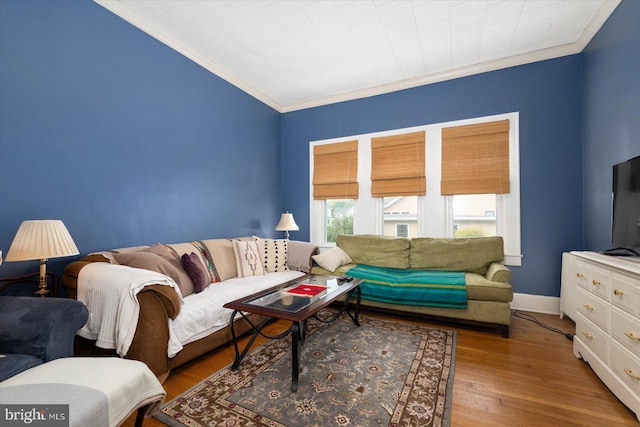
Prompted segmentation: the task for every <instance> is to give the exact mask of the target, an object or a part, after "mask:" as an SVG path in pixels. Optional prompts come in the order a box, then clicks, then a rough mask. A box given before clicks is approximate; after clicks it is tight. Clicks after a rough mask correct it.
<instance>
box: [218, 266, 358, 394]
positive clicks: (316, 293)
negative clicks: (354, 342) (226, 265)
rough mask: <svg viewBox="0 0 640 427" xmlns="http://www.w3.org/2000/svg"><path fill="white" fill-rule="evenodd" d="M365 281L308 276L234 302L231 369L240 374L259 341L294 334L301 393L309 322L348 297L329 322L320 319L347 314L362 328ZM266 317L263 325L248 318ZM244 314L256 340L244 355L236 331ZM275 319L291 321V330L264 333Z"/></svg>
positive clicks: (294, 382)
mask: <svg viewBox="0 0 640 427" xmlns="http://www.w3.org/2000/svg"><path fill="white" fill-rule="evenodd" d="M361 283H362V279H357V278H351V280H339V278H338V277H335V276H317V275H307V276H304V277H301V278H298V279H295V280H292V281H290V282H287V283H285V284H282V285H279V286H277V287H275V288H271V289H268V290H266V291H262V292H259V293H256V294H253V295H249V296H247V297H244V298H240V299H237V300H235V301H231V302H229V303H227V304H225V305H224V306H225V307H226V308H230V309H233V314H231V320H230V321H229V322H230V327H231V335H232V337H233V346H234V348H235V351H236V357H235V360H234V362H233V365H231V369H232V370H236V369H237V368H238V366H240V363H241V362H242V359H243V358H244V356H245V355H246V354H247V352H248V351H249V348H250V347H251V345H252V344H253V342H254V341H255V339H256V338H257V337H258V335H262V336H263V337H265V338H269V339H278V338H282V337H285V336H287V335H289V334H291V391H293V392H295V391H296V390H297V389H298V369H299V367H300V353H301V348H302V344H303V343H304V339H305V336H306V332H307V319H309V318H310V317H316V316H315V315H316V313H318V312H319V311H320V310H322V309H323V308H325V307H326V306H328V305H329V304H331V303H332V302H334V301H335V300H337V299H338V298H340V297H342V296H343V295H346V298H345V299H344V301H343V303H342V304H341V306H340V309H339V311H338V312H337V313H336V314H335V315H334V316H332V317H331V318H329V319H320V318H318V317H316V319H318V320H320V321H321V322H325V323H329V322H333V321H334V320H336V319H338V318H339V317H340V316H341V315H342V314H343V313H347V314H348V315H349V317H350V318H351V320H352V321H353V323H354V324H355V325H356V326H360V323H359V322H358V315H359V312H360V284H361ZM354 293H355V294H356V303H355V306H354V312H353V313H351V311H350V306H351V304H350V300H351V297H352V296H353V294H354ZM250 313H253V314H259V315H262V316H266V319H265V320H263V321H262V322H261V323H260V324H259V325H255V324H253V323H252V322H251V320H250V319H249V318H248V314H250ZM237 314H240V315H241V316H242V317H243V318H244V319H245V320H246V321H247V322H248V323H249V324H250V325H251V327H252V328H253V333H252V336H251V338H250V340H249V342H248V343H247V345H246V347H245V348H244V350H242V352H240V351H239V348H238V337H237V336H236V332H235V329H234V320H235V317H236V315H237ZM271 319H284V320H289V321H291V327H290V328H289V329H287V330H286V331H284V332H282V333H281V334H278V335H275V336H268V335H265V334H263V333H262V332H261V330H262V328H263V327H264V326H265V325H266V324H267V322H269V321H270V320H271Z"/></svg>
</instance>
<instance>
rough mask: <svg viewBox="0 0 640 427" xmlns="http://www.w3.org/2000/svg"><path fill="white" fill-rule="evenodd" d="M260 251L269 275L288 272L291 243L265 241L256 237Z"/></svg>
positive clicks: (275, 240)
mask: <svg viewBox="0 0 640 427" xmlns="http://www.w3.org/2000/svg"><path fill="white" fill-rule="evenodd" d="M254 239H255V241H256V243H257V244H258V251H260V258H261V259H262V265H263V267H264V270H265V271H266V272H267V273H277V272H280V271H287V270H289V267H288V266H287V258H288V255H289V241H288V240H287V239H263V238H260V237H255V236H254Z"/></svg>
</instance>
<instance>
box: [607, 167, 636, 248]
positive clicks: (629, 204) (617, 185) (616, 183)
mask: <svg viewBox="0 0 640 427" xmlns="http://www.w3.org/2000/svg"><path fill="white" fill-rule="evenodd" d="M611 226H612V227H611V243H612V244H613V246H614V247H615V248H614V249H613V250H611V251H607V252H614V253H612V255H637V256H640V156H638V157H634V158H633V159H629V160H627V161H626V162H622V163H618V164H617V165H614V166H613V215H612V224H611ZM616 252H617V253H616Z"/></svg>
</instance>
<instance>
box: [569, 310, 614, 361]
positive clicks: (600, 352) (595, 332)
mask: <svg viewBox="0 0 640 427" xmlns="http://www.w3.org/2000/svg"><path fill="white" fill-rule="evenodd" d="M576 338H578V339H580V341H581V342H583V343H584V344H585V345H586V346H587V347H588V348H589V349H590V350H591V351H593V352H594V353H595V354H596V355H597V356H598V358H599V359H600V360H602V361H603V362H604V363H605V364H608V363H609V335H607V334H606V333H605V332H604V331H603V330H602V329H600V328H599V327H597V326H596V325H594V324H593V323H592V322H590V321H589V320H587V319H586V318H585V317H584V316H582V315H581V314H580V313H578V314H577V315H576Z"/></svg>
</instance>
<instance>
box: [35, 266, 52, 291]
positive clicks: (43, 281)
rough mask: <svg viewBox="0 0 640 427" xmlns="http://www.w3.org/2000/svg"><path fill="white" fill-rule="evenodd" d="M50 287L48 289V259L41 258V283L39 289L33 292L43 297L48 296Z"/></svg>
mask: <svg viewBox="0 0 640 427" xmlns="http://www.w3.org/2000/svg"><path fill="white" fill-rule="evenodd" d="M49 292H50V291H49V289H47V260H46V259H41V260H40V283H39V284H38V290H37V291H35V292H34V293H33V294H34V295H38V296H41V297H44V296H46V295H47V294H48V293H49Z"/></svg>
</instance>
